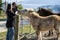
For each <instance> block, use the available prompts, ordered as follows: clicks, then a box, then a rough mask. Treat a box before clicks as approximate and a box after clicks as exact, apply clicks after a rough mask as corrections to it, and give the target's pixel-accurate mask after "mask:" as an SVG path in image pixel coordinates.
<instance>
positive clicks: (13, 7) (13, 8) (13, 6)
mask: <svg viewBox="0 0 60 40" xmlns="http://www.w3.org/2000/svg"><path fill="white" fill-rule="evenodd" d="M12 10H13V12H14V13H15V12H16V11H18V8H17V5H16V3H15V2H13V3H12Z"/></svg>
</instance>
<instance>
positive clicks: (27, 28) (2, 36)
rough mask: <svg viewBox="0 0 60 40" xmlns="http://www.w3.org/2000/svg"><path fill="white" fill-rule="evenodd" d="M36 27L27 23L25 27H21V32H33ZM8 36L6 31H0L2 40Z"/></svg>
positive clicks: (0, 39)
mask: <svg viewBox="0 0 60 40" xmlns="http://www.w3.org/2000/svg"><path fill="white" fill-rule="evenodd" d="M33 32H34V29H33V28H32V26H31V25H25V26H24V27H19V34H24V33H33ZM5 38H6V32H2V33H0V40H3V39H5Z"/></svg>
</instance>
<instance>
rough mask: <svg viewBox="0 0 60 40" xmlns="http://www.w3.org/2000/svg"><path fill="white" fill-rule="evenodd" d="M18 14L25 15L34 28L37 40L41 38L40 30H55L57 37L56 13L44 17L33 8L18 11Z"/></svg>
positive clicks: (58, 21)
mask: <svg viewBox="0 0 60 40" xmlns="http://www.w3.org/2000/svg"><path fill="white" fill-rule="evenodd" d="M18 14H19V15H22V16H27V17H29V19H30V22H31V24H32V26H33V28H34V29H35V30H36V35H37V40H42V35H41V31H45V30H50V29H52V28H54V29H55V30H56V34H57V38H58V37H59V26H60V17H59V16H57V15H50V16H46V17H42V16H40V15H39V14H38V13H37V12H35V11H34V10H33V9H25V10H22V11H19V12H18Z"/></svg>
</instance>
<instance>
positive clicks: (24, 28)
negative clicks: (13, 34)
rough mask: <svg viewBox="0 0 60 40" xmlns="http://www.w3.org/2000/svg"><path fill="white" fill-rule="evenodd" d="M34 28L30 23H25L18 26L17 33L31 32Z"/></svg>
mask: <svg viewBox="0 0 60 40" xmlns="http://www.w3.org/2000/svg"><path fill="white" fill-rule="evenodd" d="M33 32H34V29H33V27H32V26H31V25H25V26H24V27H20V28H19V33H22V34H24V33H33Z"/></svg>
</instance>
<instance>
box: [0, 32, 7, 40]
mask: <svg viewBox="0 0 60 40" xmlns="http://www.w3.org/2000/svg"><path fill="white" fill-rule="evenodd" d="M5 38H6V32H2V33H0V40H3V39H5Z"/></svg>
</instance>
